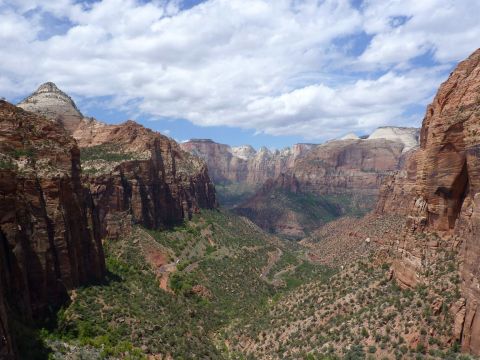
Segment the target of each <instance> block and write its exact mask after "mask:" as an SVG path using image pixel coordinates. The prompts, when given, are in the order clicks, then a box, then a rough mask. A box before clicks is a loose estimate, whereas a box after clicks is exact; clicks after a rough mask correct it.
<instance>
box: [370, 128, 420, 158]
mask: <svg viewBox="0 0 480 360" xmlns="http://www.w3.org/2000/svg"><path fill="white" fill-rule="evenodd" d="M419 135H420V131H419V129H417V128H407V127H393V126H384V127H379V128H378V129H377V130H375V131H374V132H373V133H372V134H370V136H369V137H368V140H375V139H385V140H392V141H397V142H400V143H402V144H403V145H404V147H403V151H404V152H407V151H409V150H411V149H413V148H415V147H417V146H418V140H419Z"/></svg>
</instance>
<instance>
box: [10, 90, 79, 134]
mask: <svg viewBox="0 0 480 360" xmlns="http://www.w3.org/2000/svg"><path fill="white" fill-rule="evenodd" d="M18 106H19V107H21V108H23V109H24V110H27V111H30V112H34V113H37V114H39V115H42V116H45V117H46V118H48V119H50V120H53V121H59V122H61V123H62V124H63V126H64V127H65V129H67V130H68V131H70V132H73V131H74V130H75V129H76V128H77V126H78V124H79V123H80V122H81V120H82V119H83V115H82V113H81V112H80V110H78V108H77V105H75V102H74V101H73V100H72V98H71V97H70V96H68V95H67V94H66V93H65V92H63V91H62V90H60V89H59V88H58V86H57V85H56V84H55V83H53V82H50V81H49V82H46V83H43V84H42V85H40V86H39V87H38V89H37V90H36V91H35V92H34V93H33V94H31V95H30V96H28V97H26V98H25V99H24V100H22V101H21V102H20V103H19V104H18Z"/></svg>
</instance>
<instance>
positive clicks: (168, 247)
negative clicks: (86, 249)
mask: <svg viewBox="0 0 480 360" xmlns="http://www.w3.org/2000/svg"><path fill="white" fill-rule="evenodd" d="M384 222H388V226H389V227H392V224H393V223H396V222H395V219H392V218H389V219H387V218H385V219H381V218H369V217H365V218H362V219H340V220H336V221H335V222H333V223H329V225H328V226H329V227H326V228H325V230H323V232H322V229H320V230H319V231H318V232H316V233H314V234H313V235H312V236H311V237H310V238H308V239H305V240H304V241H302V242H301V243H297V242H291V241H286V240H282V239H280V238H278V237H275V236H273V235H270V234H267V233H265V232H264V231H262V230H261V229H260V228H258V227H257V226H256V225H254V224H253V223H252V222H250V221H249V220H247V219H245V218H243V217H239V216H237V215H234V214H231V213H229V212H224V211H202V213H200V214H197V215H195V216H194V218H193V220H192V221H190V222H188V223H186V224H185V225H183V226H180V227H177V228H175V229H172V230H169V231H162V232H159V231H149V230H146V229H143V228H140V227H136V228H134V230H133V232H132V234H130V235H129V236H126V237H125V238H123V239H121V240H116V241H107V242H106V243H105V250H106V254H107V266H108V277H107V280H106V282H105V283H102V284H97V285H92V286H88V287H84V288H80V289H77V290H75V291H74V292H73V293H72V294H71V299H72V300H71V303H70V304H69V305H68V306H66V307H65V308H63V309H61V310H60V311H59V312H58V313H56V316H55V317H54V318H52V320H51V321H50V322H49V323H47V324H44V326H43V327H42V328H41V329H37V330H32V329H29V328H28V327H24V326H22V324H20V323H17V324H16V325H17V326H16V332H17V333H18V335H20V336H19V339H20V340H21V341H22V343H21V344H19V348H20V349H21V351H22V353H23V354H22V356H23V358H25V359H46V358H50V359H336V358H345V359H364V358H388V359H401V358H405V359H409V358H419V359H423V358H431V359H437V358H445V359H456V358H462V359H463V358H468V357H467V356H465V355H460V354H459V353H458V350H459V349H458V344H456V343H454V342H453V343H452V342H451V340H450V339H451V332H452V329H451V327H450V325H449V324H452V321H451V319H450V316H451V315H449V312H448V310H447V309H448V308H449V307H450V305H451V304H452V303H454V302H455V301H457V299H458V297H459V289H458V282H459V280H458V275H457V269H456V267H455V262H454V261H453V259H454V257H453V254H448V253H445V254H443V256H444V261H443V262H442V263H441V264H440V265H438V266H436V267H435V268H432V269H431V274H430V275H429V276H430V279H431V281H430V282H429V285H428V286H424V287H420V288H418V289H416V290H402V289H400V288H399V287H398V286H397V285H396V283H395V282H394V281H392V280H391V274H390V271H389V268H390V260H389V259H390V257H389V254H388V252H386V251H384V250H383V249H382V247H381V246H380V245H379V244H378V243H377V242H376V241H373V240H374V239H375V231H378V230H379V229H380V228H381V227H382V226H384V225H385V224H384ZM335 223H336V225H337V226H335ZM345 224H349V226H345ZM352 226H354V228H355V229H358V231H355V232H352V231H351V230H349V231H347V230H346V229H348V228H352ZM397 226H401V224H397ZM339 228H341V229H344V232H343V233H342V232H340V233H336V232H335V229H339ZM368 234H373V235H372V241H371V242H365V237H366V236H367V235H368ZM329 235H331V236H335V237H336V238H342V239H344V243H342V242H339V243H337V245H338V246H337V247H336V248H335V249H332V242H331V241H329V239H328V236H329ZM332 259H334V260H333V261H332ZM41 349H43V350H42V351H40V350H41Z"/></svg>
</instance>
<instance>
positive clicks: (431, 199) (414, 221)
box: [377, 49, 480, 354]
mask: <svg viewBox="0 0 480 360" xmlns="http://www.w3.org/2000/svg"><path fill="white" fill-rule="evenodd" d="M479 88H480V49H479V50H477V51H476V52H475V53H473V54H472V55H471V56H470V57H469V58H468V59H467V60H465V61H463V62H461V63H460V64H459V65H458V66H457V68H456V69H455V71H454V72H453V73H452V74H451V75H450V77H449V78H448V80H447V81H446V82H445V83H443V84H442V85H441V87H440V89H439V91H438V93H437V95H436V97H435V99H434V100H433V102H432V104H431V105H429V106H428V107H427V111H426V115H425V118H424V120H423V125H422V130H421V146H420V149H419V150H418V151H417V152H416V153H415V154H412V155H411V156H410V159H409V160H407V161H406V162H405V166H404V169H403V171H401V172H400V173H399V174H398V175H397V176H396V177H395V178H392V179H389V183H387V184H386V185H385V186H384V188H383V189H382V190H383V193H382V196H381V199H382V201H381V202H380V203H379V206H378V208H377V212H380V213H389V212H390V213H391V212H400V213H403V212H404V210H403V208H405V207H406V208H407V209H408V211H407V213H408V228H407V230H406V231H405V234H404V238H403V240H402V241H400V242H399V244H398V245H394V246H395V248H396V250H397V260H396V262H395V264H394V268H393V269H394V272H395V276H396V278H397V280H398V281H399V282H400V283H401V284H402V285H403V286H415V285H417V284H419V283H422V282H423V281H428V277H427V273H428V268H429V264H431V263H432V262H439V261H442V256H443V255H442V254H443V253H444V252H445V251H453V252H455V253H457V255H456V256H457V258H458V263H459V264H460V275H461V290H462V296H463V297H462V298H461V299H459V300H458V301H457V303H456V304H455V305H454V306H452V308H451V312H452V313H453V315H454V316H455V326H454V329H455V334H454V335H455V337H456V338H457V339H458V340H459V341H461V343H462V346H463V349H464V350H466V351H471V352H473V353H475V354H480V280H479V279H480V267H479V261H478V259H479V256H480V97H479ZM415 175H416V176H415ZM400 198H402V199H403V200H401V201H400V202H398V203H397V201H396V200H395V199H400ZM429 234H430V235H429ZM425 235H427V236H425Z"/></svg>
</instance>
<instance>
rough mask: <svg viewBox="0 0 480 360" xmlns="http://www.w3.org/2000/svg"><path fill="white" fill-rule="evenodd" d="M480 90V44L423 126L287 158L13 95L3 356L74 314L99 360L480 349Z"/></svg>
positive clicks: (1, 104)
mask: <svg viewBox="0 0 480 360" xmlns="http://www.w3.org/2000/svg"><path fill="white" fill-rule="evenodd" d="M479 93H480V49H479V50H477V51H476V52H474V53H473V54H472V55H471V56H470V57H469V58H468V59H467V60H465V61H463V62H461V63H460V64H459V65H458V66H457V67H456V69H455V70H454V71H453V72H452V73H451V75H450V76H449V78H448V79H447V80H446V81H445V82H444V83H443V84H442V85H441V87H440V89H439V90H438V92H437V94H436V96H435V98H434V99H433V102H432V103H431V104H430V105H429V106H428V107H427V109H426V113H425V117H424V119H423V123H422V128H421V129H420V130H419V129H415V128H403V127H381V128H378V129H376V130H375V131H373V132H372V134H371V135H369V136H362V137H359V136H357V135H356V134H353V133H350V134H347V135H345V136H344V137H342V138H341V139H336V140H331V141H327V142H325V143H323V144H296V145H293V146H292V147H291V148H286V149H283V150H276V151H271V150H269V149H267V148H265V147H263V148H260V149H259V150H258V151H257V150H255V149H254V148H253V147H251V146H249V145H244V146H239V147H230V146H228V145H224V144H219V143H216V142H214V141H212V140H208V139H192V140H190V141H188V142H185V143H182V144H177V143H176V142H175V141H174V140H172V139H170V138H168V137H166V136H164V135H162V134H160V133H157V132H154V131H152V130H150V129H148V128H145V127H143V126H141V125H139V124H138V123H136V122H134V121H131V120H129V121H126V122H124V123H121V124H118V125H108V124H105V123H102V122H100V121H98V120H96V119H94V118H88V117H85V116H84V115H83V114H82V113H81V112H80V111H79V109H78V108H77V106H76V105H75V102H74V101H73V100H72V98H71V97H70V96H68V95H67V94H65V93H64V92H63V91H61V90H60V89H58V87H57V86H56V85H55V84H53V83H45V84H43V85H41V86H40V87H39V88H38V90H37V91H36V92H34V93H33V94H32V95H30V96H28V97H27V98H26V99H25V100H23V101H22V102H20V103H19V104H18V106H15V105H12V104H10V103H8V102H6V101H3V100H2V101H0V199H1V202H0V269H1V272H0V358H7V359H8V358H9V359H16V358H18V357H19V355H18V345H17V344H16V341H17V340H16V337H17V339H18V334H19V333H21V329H23V328H21V329H20V331H19V324H21V326H27V325H28V326H30V324H43V323H44V322H49V321H51V320H52V319H54V318H55V316H56V315H55V314H58V313H57V312H56V311H57V310H58V309H59V308H60V307H62V306H64V309H63V310H62V311H65V312H61V313H60V316H59V318H58V319H55V321H56V320H59V321H60V322H62V321H63V323H62V324H63V325H62V326H64V324H74V323H75V322H76V321H77V322H78V321H80V322H79V324H80V325H79V327H78V328H76V330H75V331H77V333H75V332H69V333H68V336H71V337H73V338H75V337H78V338H80V337H82V341H84V340H85V339H86V338H89V340H88V342H87V341H85V342H82V341H79V342H74V343H73V344H74V345H69V346H70V348H68V346H67V348H68V349H67V350H65V349H63V350H62V351H64V350H65V351H66V352H67V353H69V354H70V353H73V354H78V353H76V351H78V349H83V350H84V348H85V349H86V350H85V351H87V354H95V355H98V357H94V358H95V359H96V358H101V357H102V356H103V353H102V352H101V351H104V350H105V349H106V348H107V347H108V346H110V345H111V343H112V341H113V340H112V339H116V340H115V341H117V343H116V346H117V347H118V348H119V349H120V350H118V348H117V349H116V351H117V353H116V355H115V356H117V357H115V356H113V355H112V358H120V359H121V358H128V357H129V356H131V355H132V354H137V353H141V354H142V355H145V356H151V358H152V359H155V358H169V357H170V358H175V355H171V354H176V353H175V352H174V350H175V349H174V348H175V347H178V348H180V347H182V346H184V347H185V348H186V350H185V353H182V356H183V355H185V354H187V355H185V358H194V357H195V356H197V354H206V355H205V358H230V357H228V356H230V355H232V354H234V355H237V354H240V355H241V356H244V355H245V356H250V357H251V356H253V358H265V359H270V358H272V359H273V358H275V359H276V358H282V357H284V356H286V357H287V358H288V357H290V358H294V359H302V358H305V356H307V355H309V354H313V352H312V351H313V350H314V351H317V350H319V349H320V350H321V351H322V356H323V354H324V353H325V354H327V355H328V354H329V355H332V354H337V353H338V354H342V355H345V356H346V357H347V358H348V356H347V355H348V354H350V353H351V352H352V351H356V350H355V349H356V348H355V346H356V345H355V346H351V347H349V348H347V349H344V348H345V347H346V346H347V345H348V346H350V345H351V344H352V343H353V342H354V341H356V342H358V343H359V344H363V345H365V347H366V349H368V351H369V353H371V354H375V355H372V356H375V357H377V358H378V357H381V356H385V357H389V356H391V357H392V358H393V356H394V355H395V356H396V357H399V356H400V357H401V356H405V357H407V358H408V356H410V355H412V356H413V354H417V355H419V356H424V355H425V356H427V354H428V355H431V354H433V355H431V356H432V358H437V356H438V357H443V356H449V355H451V356H455V358H457V357H456V356H457V352H458V351H459V350H460V349H457V346H460V347H461V350H462V351H464V352H465V353H470V354H474V355H480V290H479V289H480V282H479V279H480V265H479V261H478V259H479V257H480V210H479V209H480V96H479ZM215 187H217V189H218V194H217V192H216V189H215ZM232 189H233V191H240V192H241V191H244V196H236V195H238V194H233V195H235V196H233V195H232V194H231V193H230V194H227V192H228V191H232ZM226 195H228V196H230V197H231V198H230V200H231V202H230V203H228V205H229V207H230V209H229V210H225V209H221V207H220V206H219V205H223V203H222V202H221V201H220V203H219V201H218V199H219V198H220V200H222V199H224V198H226ZM221 196H223V197H221ZM372 209H373V211H371V210H372ZM239 215H240V216H239ZM247 218H248V219H247ZM250 220H251V221H250ZM263 230H266V231H267V233H266V232H265V231H263ZM276 235H279V236H276ZM291 240H300V241H291ZM109 256H110V257H109ZM115 271H116V272H115ZM113 274H114V275H113ZM105 279H107V281H105ZM132 279H134V280H132ZM128 281H133V285H131V283H130V285H129V286H131V287H130V288H129V287H127V285H126V284H127V283H128ZM92 284H98V286H91V287H90V285H92ZM87 285H89V286H87ZM143 286H144V287H143ZM334 288H335V289H336V290H335V291H333V290H332V289H334ZM113 289H115V290H113ZM119 289H120V290H119ZM114 291H124V292H119V293H120V294H123V296H113V295H112V293H115V292H114ZM125 291H126V292H125ZM91 294H95V296H98V297H97V298H95V300H93V301H90V299H91V298H89V297H88V296H91ZM115 294H118V293H115ZM125 294H127V295H125ZM130 295H131V296H132V298H134V297H135V299H136V300H135V301H137V302H139V301H142V302H141V304H142V306H139V305H138V303H135V304H134V306H132V307H131V308H130V307H129V304H128V302H129V301H130V300H129V296H130ZM102 296H103V297H102ZM78 298H80V299H81V300H80V301H85V298H86V299H88V300H89V301H90V302H89V301H85V302H84V303H81V302H79V300H78ZM82 299H83V300H82ZM119 299H120V300H121V301H124V300H125V299H127V303H122V304H123V305H122V306H123V308H122V307H120V306H117V305H115V306H112V305H111V304H110V303H108V301H112V302H113V303H114V304H118V303H116V302H115V301H117V300H118V301H120V300H119ZM138 299H140V300H138ZM377 300H378V303H377V302H376V301H377ZM145 301H146V302H145ZM148 301H151V303H148ZM70 302H71V303H72V306H70V307H69V304H70ZM107 303H108V304H107ZM267 303H268V305H266V304H267ZM79 304H80V305H79ZM385 304H387V305H385ZM159 306H160V310H159ZM161 306H164V307H163V308H162V307H161ZM167 306H168V307H167ZM147 308H148V309H147ZM85 309H87V310H88V311H92V313H93V311H95V310H99V314H100V315H99V316H98V317H97V318H95V319H94V324H95V325H92V326H90V325H89V326H90V327H87V325H85V324H87V322H88V321H90V319H86V318H85V317H82V316H81V315H80V316H79V315H78V314H77V313H76V311H78V312H79V313H80V314H85V313H86V311H87V310H85ZM165 309H168V311H166V310H165ZM372 309H374V310H373V311H372V312H373V314H372V313H370V311H371V310H372ZM145 311H151V312H150V313H148V316H147V315H145ZM235 311H236V313H235ZM403 311H405V314H406V315H405V314H404V313H403ZM110 312H113V315H111V314H110V315H105V314H109V313H110ZM250 313H251V314H253V315H252V317H251V318H248V317H247V316H248V315H250ZM72 314H73V315H72ZM89 314H90V313H89ZM119 314H121V315H119ZM152 314H153V315H152ZM178 314H182V316H179V315H178ZM232 314H233V315H232ZM239 314H241V316H245V317H244V318H240V315H239ZM259 314H260V315H262V316H263V317H258V316H259ZM177 315H178V316H177ZM104 316H105V318H104ZM364 316H365V317H364ZM152 318H155V319H152ZM159 319H161V320H162V321H163V320H164V319H166V320H165V323H161V322H160V324H162V326H160V325H158V324H159V323H154V322H151V321H158V320H159ZM185 319H186V320H185ZM212 319H214V320H212ZM239 319H241V320H239ZM259 319H261V320H259ZM357 320H358V322H356V321H357ZM97 321H98V323H97ZM100 321H104V322H103V323H101V324H103V326H99V325H98V324H99V323H100ZM229 321H231V322H229ZM179 323H181V324H182V326H185V328H181V331H180V330H178V329H177V328H176V327H175V326H177V325H178V324H179ZM25 324H27V325H25ZM185 324H186V325H185ZM113 325H115V326H118V328H115V330H111V328H110V327H112V329H113V328H114V326H113ZM144 325H145V327H143V326H144ZM174 327H175V328H174ZM65 328H68V326H65ZM65 328H62V329H61V330H60V331H63V330H65ZM85 328H87V330H88V331H87V330H84V329H85ZM171 328H174V329H173V330H172V333H168V331H170V330H169V329H171ZM346 328H348V331H347V330H346ZM107 329H108V330H107ZM118 329H120V330H118ZM138 329H140V330H139V331H137V330H138ZM165 329H167V330H165ZM42 331H43V330H42ZM57 331H59V330H58V329H57ZM68 331H70V329H68ZM82 331H83V332H82ZM108 331H111V332H112V333H113V334H114V335H113V336H112V337H108V336H111V334H109V333H108ZM340 331H344V332H343V333H341V334H340V335H338V334H339V333H340ZM377 331H378V333H377ZM72 334H73V335H72ZM92 334H93V335H92ZM157 334H161V335H162V336H163V335H164V334H169V336H170V335H171V337H169V338H167V339H163V338H162V337H161V336H159V337H154V336H156V335H157ZM172 334H173V335H172ZM285 334H287V335H285ZM292 334H295V341H290V339H289V336H292ZM337 335H338V336H337ZM51 336H53V335H51ZM122 336H123V337H122ZM115 337H117V338H115ZM150 337H153V339H154V340H150ZM385 338H388V341H386V340H384V339H385ZM60 339H61V340H59V341H57V342H55V341H53V342H51V343H50V344H53V345H52V347H53V348H54V350H55V351H57V350H58V349H57V348H55V346H58V343H61V344H62V346H64V344H67V343H68V342H69V341H71V339H72V338H68V337H61V338H60ZM92 339H93V340H92ZM105 339H107V340H105ZM118 339H122V340H118ZM125 339H127V340H125ZM178 339H181V340H178ZM199 339H200V340H199ZM279 339H280V340H279ZM378 339H380V340H378ZM432 339H433V340H432ZM125 341H129V342H128V346H127V345H125V344H126V343H125ZM202 342H208V346H206V347H205V348H203V347H201V346H200V345H199V344H202ZM210 342H211V343H210ZM377 342H380V343H381V344H382V345H381V346H379V348H377V347H375V346H373V345H372V344H375V343H377ZM99 343H100V345H98V344H99ZM312 343H313V344H315V345H314V346H313V345H311V344H312ZM185 344H187V345H186V346H185ZM192 344H193V345H192ZM218 344H220V345H218ZM298 344H302V345H298ZM389 344H391V345H392V346H391V349H390V348H387V346H390V345H389ZM191 346H198V349H201V350H196V351H197V352H196V353H195V356H192V352H191V351H192V350H191ZM309 346H310V348H309ZM312 346H313V350H312ZM167 347H168V348H169V350H168V352H167V351H165V354H166V355H165V357H164V353H162V351H163V349H164V348H167ZM72 349H73V350H72ZM99 349H100V350H99ZM172 349H174V350H172ZM196 349H197V348H196ZM352 349H353V350H352ZM389 349H390V350H389ZM400 349H404V350H400ZM405 349H406V350H405ZM444 349H447V350H445V352H442V353H441V356H440V355H438V354H439V353H436V352H435V351H440V350H442V351H443V350H444ZM453 349H455V350H453ZM83 350H82V351H83ZM427 350H428V352H427ZM112 351H113V350H112ZM182 351H183V350H182ZM388 351H390V352H388ZM359 352H360V351H359ZM118 354H120V355H118ZM212 354H213V355H212ZM420 354H421V355H420ZM452 354H454V355H452ZM364 355H365V354H364ZM75 356H76V355H75ZM82 356H83V355H82ZM87 356H88V355H87ZM132 356H133V355H132ZM159 356H161V357H159ZM312 356H314V355H312ZM459 356H463V355H459ZM465 356H466V355H465ZM180 357H181V356H179V358H180ZM139 358H140V359H141V358H142V357H139Z"/></svg>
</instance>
